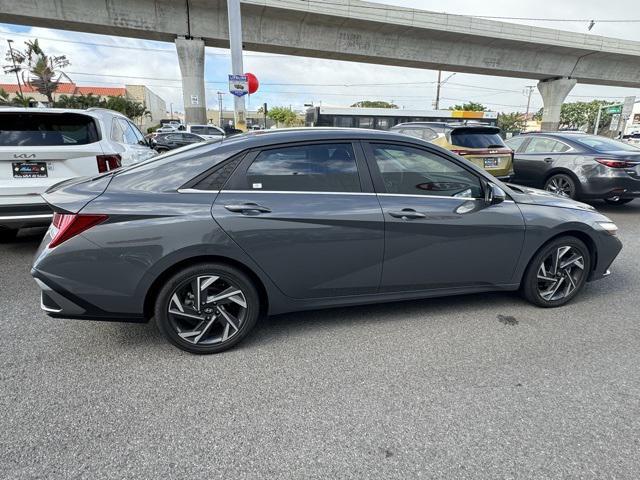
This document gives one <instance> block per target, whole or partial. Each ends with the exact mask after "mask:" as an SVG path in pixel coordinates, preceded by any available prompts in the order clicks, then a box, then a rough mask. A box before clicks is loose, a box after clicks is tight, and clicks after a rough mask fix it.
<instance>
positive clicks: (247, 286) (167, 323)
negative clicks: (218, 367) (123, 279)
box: [154, 263, 260, 354]
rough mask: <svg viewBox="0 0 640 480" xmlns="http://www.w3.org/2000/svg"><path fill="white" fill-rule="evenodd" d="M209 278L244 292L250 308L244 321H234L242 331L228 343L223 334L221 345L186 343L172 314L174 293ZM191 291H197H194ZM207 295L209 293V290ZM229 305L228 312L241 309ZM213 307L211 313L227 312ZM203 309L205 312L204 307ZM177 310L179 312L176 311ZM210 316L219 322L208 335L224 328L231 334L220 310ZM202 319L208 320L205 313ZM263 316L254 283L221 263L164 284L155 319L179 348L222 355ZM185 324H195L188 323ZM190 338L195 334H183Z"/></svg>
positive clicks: (184, 272) (186, 272)
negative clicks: (229, 309) (234, 308)
mask: <svg viewBox="0 0 640 480" xmlns="http://www.w3.org/2000/svg"><path fill="white" fill-rule="evenodd" d="M207 276H209V277H213V276H215V277H219V279H220V280H219V281H220V282H222V285H223V286H224V285H229V286H230V287H229V288H232V287H233V288H237V289H239V290H241V294H242V295H243V298H242V299H243V300H244V301H245V302H244V303H246V308H244V307H240V308H241V309H242V313H241V319H240V316H238V317H235V318H234V320H236V322H235V323H236V324H238V328H237V329H236V330H234V332H235V333H234V334H233V335H231V336H230V337H229V338H227V339H226V340H224V334H223V335H222V336H221V337H220V338H222V340H219V341H217V343H211V344H206V343H203V344H198V343H196V344H194V343H193V342H192V341H189V340H186V339H185V338H183V337H182V336H180V333H181V332H179V326H178V325H176V315H172V314H170V310H171V309H172V308H171V306H172V305H176V304H174V303H172V302H173V301H174V300H173V299H172V297H173V296H174V293H176V294H177V293H178V292H180V291H181V290H180V289H181V288H183V289H184V288H186V289H190V288H191V289H192V285H193V283H191V282H193V281H195V282H198V281H200V280H197V279H198V277H200V278H203V277H204V278H206V277H207ZM198 285H199V284H198ZM211 288H212V287H211ZM191 291H193V289H192V290H191ZM205 292H207V291H206V290H205ZM207 294H208V292H207ZM214 296H215V294H214ZM221 303H222V302H221ZM228 305H229V306H224V308H225V309H227V308H233V307H236V308H238V306H237V305H232V304H231V302H228ZM176 306H177V305H176ZM210 306H211V308H210V309H211V310H215V309H219V308H223V306H222V305H218V306H216V305H215V304H212V305H210ZM185 308H187V307H185ZM189 308H191V307H189ZM202 308H203V309H204V307H202ZM173 310H174V311H175V308H174V309H173ZM203 312H204V310H203ZM209 313H210V314H211V317H215V319H214V320H213V321H212V322H213V325H212V326H211V328H210V330H207V332H213V331H215V330H216V329H218V330H220V329H224V327H226V328H227V331H228V330H229V327H228V326H227V325H226V322H225V320H224V318H223V315H222V313H221V312H220V310H218V314H216V313H215V311H214V312H209ZM202 315H203V316H204V313H203V314H202ZM259 315H260V297H259V294H258V291H257V289H256V287H255V286H254V285H253V282H252V281H251V279H249V278H248V277H247V275H245V274H244V273H243V272H241V271H240V270H238V269H236V268H233V267H231V266H228V265H225V264H221V263H203V264H200V265H195V266H192V267H188V268H185V269H184V270H181V271H180V272H178V273H176V274H175V275H173V276H172V277H171V278H170V279H169V280H168V281H167V282H166V283H165V284H164V286H163V287H162V289H161V290H160V293H159V294H158V297H157V299H156V302H155V306H154V316H155V319H156V324H157V325H158V329H159V330H160V331H161V332H162V334H163V335H164V336H165V338H166V339H167V340H169V342H171V343H172V344H173V345H175V346H176V347H178V348H181V349H182V350H185V351H187V352H191V353H196V354H211V353H219V352H222V351H224V350H228V349H229V348H231V347H233V346H234V345H236V344H237V343H238V342H240V341H241V340H242V339H244V338H245V337H246V336H247V335H248V334H249V332H250V331H251V330H252V329H253V327H254V326H255V324H256V321H257V319H258V316H259ZM178 317H179V316H178ZM239 319H240V320H239ZM181 320H182V319H181ZM185 321H191V320H190V319H185ZM193 323H194V324H197V325H198V326H199V325H201V324H200V321H199V320H193ZM205 323H206V322H205ZM231 325H233V323H231ZM196 330H197V326H193V331H194V332H195V331H196ZM202 330H204V329H203V328H201V329H200V330H199V331H202ZM190 334H191V332H186V333H185V332H184V331H183V332H182V335H190ZM192 338H193V337H192ZM205 340H206V339H205ZM196 342H197V341H196Z"/></svg>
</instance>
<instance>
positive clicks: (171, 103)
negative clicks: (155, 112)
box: [169, 102, 173, 120]
mask: <svg viewBox="0 0 640 480" xmlns="http://www.w3.org/2000/svg"><path fill="white" fill-rule="evenodd" d="M169 109H170V110H171V120H173V102H169Z"/></svg>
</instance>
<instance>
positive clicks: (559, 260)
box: [522, 237, 591, 307]
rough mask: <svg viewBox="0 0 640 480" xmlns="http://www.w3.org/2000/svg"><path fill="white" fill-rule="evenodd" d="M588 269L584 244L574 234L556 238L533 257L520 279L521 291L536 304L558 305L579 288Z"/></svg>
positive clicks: (540, 305)
mask: <svg viewBox="0 0 640 480" xmlns="http://www.w3.org/2000/svg"><path fill="white" fill-rule="evenodd" d="M590 268H591V255H590V253H589V249H588V248H587V247H586V245H585V244H584V243H583V242H582V241H581V240H579V239H577V238H575V237H560V238H558V239H556V240H553V241H552V242H550V243H549V244H547V245H545V246H544V247H543V248H542V249H540V251H539V252H538V253H537V254H536V255H535V256H534V257H533V259H532V260H531V262H530V263H529V266H528V267H527V271H526V272H525V275H524V278H523V281H522V293H523V295H524V297H525V298H526V299H527V300H529V301H530V302H531V303H533V304H535V305H538V306H539V307H559V306H561V305H564V304H565V303H567V302H569V301H570V300H571V299H572V298H573V297H575V296H576V295H577V294H578V293H579V292H580V290H582V288H583V287H584V284H585V282H586V281H587V277H588V275H589V271H590Z"/></svg>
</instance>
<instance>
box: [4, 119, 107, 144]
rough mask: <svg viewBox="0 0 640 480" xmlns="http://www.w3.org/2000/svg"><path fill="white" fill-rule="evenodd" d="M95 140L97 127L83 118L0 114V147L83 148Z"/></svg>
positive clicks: (97, 136) (98, 138)
mask: <svg viewBox="0 0 640 480" xmlns="http://www.w3.org/2000/svg"><path fill="white" fill-rule="evenodd" d="M98 140H100V136H99V135H98V130H97V128H96V124H95V122H94V120H93V118H91V117H88V116H86V115H81V114H78V113H35V112H34V113H30V112H29V113H23V112H0V146H5V147H35V146H58V145H86V144H88V143H94V142H97V141H98Z"/></svg>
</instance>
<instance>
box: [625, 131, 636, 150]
mask: <svg viewBox="0 0 640 480" xmlns="http://www.w3.org/2000/svg"><path fill="white" fill-rule="evenodd" d="M622 141H624V142H626V143H630V144H631V145H634V146H636V147H640V132H633V133H630V134H629V135H625V136H624V137H622Z"/></svg>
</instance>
